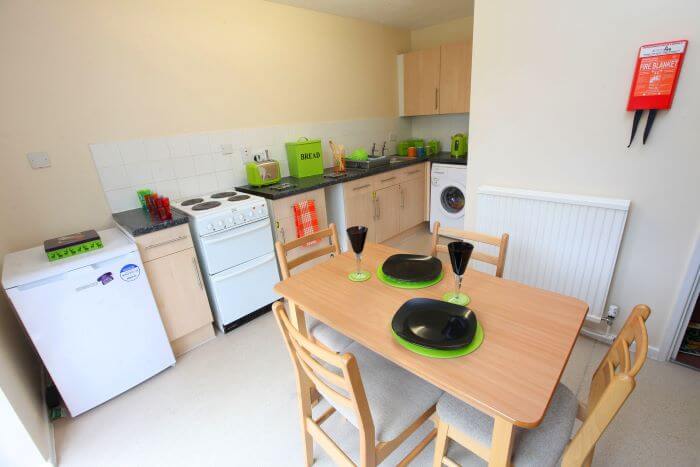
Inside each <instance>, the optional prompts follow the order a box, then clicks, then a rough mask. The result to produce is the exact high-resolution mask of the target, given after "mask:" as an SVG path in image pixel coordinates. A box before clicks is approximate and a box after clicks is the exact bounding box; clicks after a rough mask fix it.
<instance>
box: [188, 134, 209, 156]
mask: <svg viewBox="0 0 700 467" xmlns="http://www.w3.org/2000/svg"><path fill="white" fill-rule="evenodd" d="M188 138H189V144H190V154H192V155H193V156H196V155H199V154H209V153H211V152H212V150H211V146H210V145H209V136H208V135H207V134H196V135H189V137H188Z"/></svg>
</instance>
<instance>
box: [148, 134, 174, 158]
mask: <svg viewBox="0 0 700 467" xmlns="http://www.w3.org/2000/svg"><path fill="white" fill-rule="evenodd" d="M144 146H145V147H146V154H147V155H148V159H149V160H152V161H162V160H165V159H169V158H170V147H169V146H168V140H167V139H165V138H157V139H148V140H145V141H144Z"/></svg>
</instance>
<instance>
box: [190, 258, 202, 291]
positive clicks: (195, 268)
mask: <svg viewBox="0 0 700 467" xmlns="http://www.w3.org/2000/svg"><path fill="white" fill-rule="evenodd" d="M192 267H193V268H194V273H195V275H196V276H197V283H198V284H199V288H200V289H201V290H204V284H202V276H201V275H200V274H199V266H197V259H196V258H195V257H194V256H193V257H192Z"/></svg>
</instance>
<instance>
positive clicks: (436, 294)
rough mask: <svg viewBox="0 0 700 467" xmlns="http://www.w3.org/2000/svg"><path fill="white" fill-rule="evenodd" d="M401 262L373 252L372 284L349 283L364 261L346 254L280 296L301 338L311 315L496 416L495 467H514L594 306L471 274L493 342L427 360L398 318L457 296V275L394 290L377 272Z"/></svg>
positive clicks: (370, 247)
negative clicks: (417, 304)
mask: <svg viewBox="0 0 700 467" xmlns="http://www.w3.org/2000/svg"><path fill="white" fill-rule="evenodd" d="M400 253H410V252H406V251H402V250H399V249H396V248H393V247H390V246H386V245H382V244H375V243H367V244H366V245H365V248H364V251H363V254H362V266H363V269H366V270H368V271H370V272H371V273H372V277H371V278H370V279H369V280H367V281H365V282H353V281H350V280H349V279H348V273H349V272H352V271H354V270H355V267H356V262H355V256H354V254H353V253H352V252H346V253H342V254H340V255H337V256H335V257H333V258H331V259H329V260H327V261H324V262H320V263H317V264H314V265H313V266H311V267H310V268H308V269H306V270H303V271H301V272H299V273H295V275H293V276H292V277H290V278H288V279H285V280H283V281H282V282H279V283H278V284H277V285H276V286H275V288H274V289H275V291H276V292H277V293H278V294H280V295H281V296H282V297H284V298H286V299H287V301H288V310H289V314H290V319H291V321H292V323H293V324H295V326H297V329H299V331H300V332H302V333H306V325H305V319H306V318H305V315H304V313H308V314H309V315H311V316H313V317H315V318H316V319H318V320H320V321H321V322H323V323H325V324H326V325H328V326H330V327H331V328H334V329H335V330H337V331H338V332H340V333H342V334H344V335H346V336H348V337H350V338H351V339H353V340H355V341H356V342H358V343H359V344H361V345H363V346H365V347H366V348H368V349H370V350H372V351H374V352H375V353H377V354H379V355H381V356H383V357H384V358H386V359H388V360H390V361H391V362H393V363H395V364H396V365H399V366H401V367H402V368H404V369H406V370H408V371H410V372H411V373H413V374H415V375H417V376H419V377H420V378H423V379H425V380H426V381H428V382H430V383H432V384H433V385H435V386H436V387H438V388H440V389H442V390H443V391H445V392H446V393H449V394H451V395H452V396H454V397H456V398H458V399H460V400H461V401H463V402H465V403H467V404H469V405H471V406H472V407H474V408H476V409H478V410H480V411H482V412H483V413H485V414H488V415H490V416H491V417H493V418H494V425H493V434H492V442H491V456H490V460H489V465H498V466H501V465H502V466H505V465H509V462H510V458H511V453H512V448H513V441H514V437H515V431H516V427H521V428H524V429H532V428H536V427H537V426H538V425H539V424H540V423H541V422H542V419H543V418H544V416H545V413H546V411H547V407H548V406H549V403H550V401H551V400H552V396H553V394H554V390H555V389H556V387H557V384H559V380H560V379H561V376H562V373H563V371H564V368H565V367H566V364H567V361H568V360H569V356H570V354H571V351H572V349H573V347H574V344H575V343H576V339H577V337H578V335H579V331H580V329H581V326H582V325H583V322H584V320H585V317H586V313H587V312H588V305H587V304H586V303H585V302H583V301H581V300H579V299H576V298H573V297H569V296H566V295H562V294H558V293H554V292H551V291H547V290H543V289H539V288H535V287H531V286H528V285H525V284H522V283H519V282H515V281H512V280H507V279H502V278H498V277H495V276H493V275H490V274H486V273H484V272H480V271H477V270H474V269H468V270H467V272H466V274H465V275H464V279H463V282H462V291H463V292H465V293H466V294H467V295H468V296H469V297H470V298H471V302H470V303H469V304H468V306H469V308H471V309H472V310H473V311H474V313H475V314H476V317H477V320H478V322H479V323H480V324H481V327H482V328H483V331H484V339H483V343H482V344H481V345H480V346H479V347H478V348H477V349H476V350H475V351H474V352H472V353H470V354H468V355H464V356H461V357H457V358H448V359H438V358H430V357H426V356H423V355H419V354H417V353H414V352H411V351H410V350H408V349H407V348H405V347H403V346H402V345H400V344H399V343H398V342H397V341H396V339H395V337H394V336H393V334H392V328H391V322H392V318H393V317H394V314H395V313H396V311H397V310H398V309H399V308H400V307H401V305H403V304H404V303H405V302H406V301H408V300H410V299H412V298H417V297H424V298H432V299H437V300H439V299H441V297H442V296H443V295H444V294H445V293H446V292H450V291H452V290H453V285H454V284H453V280H452V269H451V267H450V265H449V263H448V264H445V262H443V272H444V278H443V279H442V280H441V281H440V282H438V283H437V284H435V285H432V286H430V287H426V288H421V289H405V288H397V287H392V286H390V285H388V284H386V283H384V282H382V281H380V280H379V279H378V278H377V273H376V272H377V269H378V268H379V267H380V266H381V265H382V264H383V263H384V261H385V260H386V259H387V258H389V257H390V256H392V255H395V254H400ZM361 371H362V369H361V368H360V372H361ZM307 396H308V395H307Z"/></svg>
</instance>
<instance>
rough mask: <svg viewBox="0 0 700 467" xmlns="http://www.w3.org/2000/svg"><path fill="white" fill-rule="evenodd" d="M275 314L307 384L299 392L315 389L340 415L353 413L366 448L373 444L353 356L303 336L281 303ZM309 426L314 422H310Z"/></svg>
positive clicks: (303, 380)
mask: <svg viewBox="0 0 700 467" xmlns="http://www.w3.org/2000/svg"><path fill="white" fill-rule="evenodd" d="M272 310H273V313H274V314H275V318H276V319H277V324H279V327H280V329H281V330H282V335H283V336H284V341H285V343H286V344H287V349H288V350H289V354H290V356H291V358H292V362H293V363H294V367H295V370H296V373H297V378H298V379H299V381H300V382H304V383H305V384H300V389H302V388H308V387H314V388H316V390H317V391H318V392H319V393H321V394H322V395H323V397H324V398H326V400H327V401H328V403H329V404H331V405H332V406H333V407H335V408H336V409H338V411H339V412H341V413H347V412H350V413H353V414H354V415H355V420H356V421H357V424H358V425H357V426H358V428H359V429H360V436H361V438H362V440H363V444H364V441H365V440H368V442H371V443H374V422H373V421H372V416H371V414H370V409H369V403H368V402H367V395H366V394H365V389H364V386H363V384H362V378H361V377H360V370H359V367H358V365H357V360H355V357H354V356H353V355H352V354H350V353H345V354H342V355H338V354H336V353H335V352H332V351H330V350H326V349H324V348H323V347H321V346H319V345H318V344H316V343H314V342H313V341H311V340H310V339H309V338H308V337H306V336H304V335H303V334H301V333H300V332H299V331H298V330H297V329H296V328H295V327H294V325H292V323H291V322H290V321H289V318H288V317H287V313H286V312H285V310H284V306H283V305H282V302H275V303H274V305H273V306H272ZM333 369H335V370H337V371H333ZM343 408H345V409H346V410H344V409H343ZM308 423H309V421H307V424H308ZM310 423H314V421H313V420H310Z"/></svg>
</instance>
